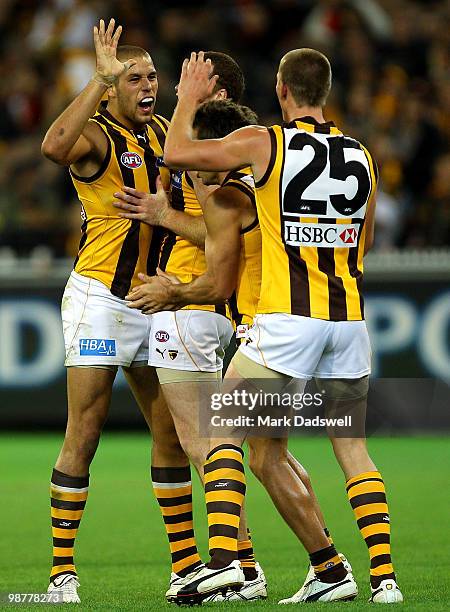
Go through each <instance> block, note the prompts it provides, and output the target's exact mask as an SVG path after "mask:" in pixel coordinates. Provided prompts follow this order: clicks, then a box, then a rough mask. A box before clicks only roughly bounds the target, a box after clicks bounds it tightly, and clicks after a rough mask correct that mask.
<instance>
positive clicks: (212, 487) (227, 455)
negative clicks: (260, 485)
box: [205, 444, 245, 569]
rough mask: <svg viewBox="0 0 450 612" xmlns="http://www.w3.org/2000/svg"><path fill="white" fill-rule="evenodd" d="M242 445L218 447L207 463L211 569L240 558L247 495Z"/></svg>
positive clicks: (207, 508) (209, 456)
mask: <svg viewBox="0 0 450 612" xmlns="http://www.w3.org/2000/svg"><path fill="white" fill-rule="evenodd" d="M243 456H244V453H243V452H242V449H241V448H239V447H238V446H234V445H233V444H221V445H220V446H217V447H216V448H214V449H213V450H212V451H211V452H210V453H209V455H208V456H207V458H206V463H205V498H206V510H207V512H208V527H209V554H210V555H211V561H210V563H208V566H209V567H211V569H218V568H221V567H225V566H226V565H228V564H229V563H231V561H233V560H235V559H237V558H238V530H239V521H240V514H241V508H242V504H243V503H244V496H245V474H244V464H243Z"/></svg>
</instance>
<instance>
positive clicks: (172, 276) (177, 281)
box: [156, 268, 181, 285]
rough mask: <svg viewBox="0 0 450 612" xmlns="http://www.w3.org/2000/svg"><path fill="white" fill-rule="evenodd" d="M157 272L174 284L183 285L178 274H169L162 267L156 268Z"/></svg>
mask: <svg viewBox="0 0 450 612" xmlns="http://www.w3.org/2000/svg"><path fill="white" fill-rule="evenodd" d="M156 274H157V275H158V276H159V277H160V278H165V279H166V280H168V281H169V282H170V283H172V285H181V281H180V279H179V278H178V276H175V274H167V272H164V270H161V268H156Z"/></svg>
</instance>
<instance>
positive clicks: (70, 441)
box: [65, 427, 101, 463]
mask: <svg viewBox="0 0 450 612" xmlns="http://www.w3.org/2000/svg"><path fill="white" fill-rule="evenodd" d="M100 434H101V428H99V427H83V428H78V429H77V431H76V432H75V431H73V430H72V431H71V430H70V429H69V430H68V431H67V432H66V439H65V447H66V448H67V447H68V448H70V449H72V452H73V453H74V455H75V456H76V457H77V458H78V459H79V460H80V461H82V462H83V463H86V462H88V463H89V462H90V461H91V460H92V459H93V457H94V455H95V451H96V450H97V447H98V443H99V440H100Z"/></svg>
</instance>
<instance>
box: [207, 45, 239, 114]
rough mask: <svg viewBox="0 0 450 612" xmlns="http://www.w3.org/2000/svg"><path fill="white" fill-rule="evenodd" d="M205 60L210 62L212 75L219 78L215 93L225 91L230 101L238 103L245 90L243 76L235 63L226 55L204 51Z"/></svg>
mask: <svg viewBox="0 0 450 612" xmlns="http://www.w3.org/2000/svg"><path fill="white" fill-rule="evenodd" d="M205 59H210V60H211V63H212V65H213V67H214V74H217V75H218V76H219V80H218V81H217V84H216V91H218V90H219V89H226V92H227V95H228V98H230V100H233V102H240V101H241V99H242V95H243V93H244V89H245V81H244V74H243V72H242V70H241V69H240V67H239V65H238V64H237V62H235V61H234V59H233V58H232V57H230V56H229V55H227V54H226V53H220V52H219V51H206V53H205Z"/></svg>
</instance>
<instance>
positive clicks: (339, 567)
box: [309, 546, 347, 583]
mask: <svg viewBox="0 0 450 612" xmlns="http://www.w3.org/2000/svg"><path fill="white" fill-rule="evenodd" d="M309 559H310V562H311V565H312V566H313V568H314V571H315V573H316V576H317V578H319V580H321V581H322V582H329V583H332V582H339V581H340V580H344V578H345V577H346V576H347V570H346V569H345V567H344V565H343V563H342V560H341V558H340V556H339V555H338V554H337V551H336V548H335V547H334V546H328V547H327V548H322V549H321V550H317V551H316V552H313V553H311V554H310V555H309Z"/></svg>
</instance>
